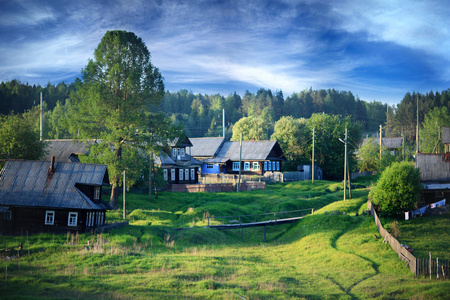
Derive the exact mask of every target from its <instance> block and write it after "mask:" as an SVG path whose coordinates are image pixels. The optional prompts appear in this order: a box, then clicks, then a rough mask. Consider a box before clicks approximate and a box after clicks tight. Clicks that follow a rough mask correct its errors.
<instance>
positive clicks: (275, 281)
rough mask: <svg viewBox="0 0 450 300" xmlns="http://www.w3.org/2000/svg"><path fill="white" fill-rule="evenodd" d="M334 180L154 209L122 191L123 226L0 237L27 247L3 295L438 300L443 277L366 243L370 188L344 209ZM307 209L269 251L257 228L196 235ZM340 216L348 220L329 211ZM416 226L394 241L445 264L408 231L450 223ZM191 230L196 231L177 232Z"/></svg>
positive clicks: (176, 200)
mask: <svg viewBox="0 0 450 300" xmlns="http://www.w3.org/2000/svg"><path fill="white" fill-rule="evenodd" d="M333 184H335V183H334V182H326V181H320V182H317V181H316V182H315V184H314V185H312V184H311V182H310V181H309V182H297V183H288V184H274V185H269V186H267V189H266V190H263V191H252V192H242V193H239V194H237V193H217V194H207V193H200V194H171V193H160V195H159V197H158V199H155V197H154V195H153V199H152V202H149V201H148V195H139V194H129V195H128V196H127V203H128V206H127V211H128V216H129V220H130V226H127V227H123V228H120V229H116V230H112V231H110V232H108V233H105V234H101V235H90V234H82V235H79V236H73V235H52V234H41V235H33V236H30V237H28V238H27V237H9V236H0V245H1V246H0V248H6V247H10V246H14V245H18V244H19V243H20V242H22V243H23V244H24V250H23V253H22V256H21V258H20V260H19V259H13V260H8V261H5V260H3V261H2V262H1V263H0V295H1V296H0V298H4V299H7V298H23V299H27V298H29V299H39V298H41V299H47V298H55V299H61V298H64V299H72V298H83V299H94V298H95V299H98V298H100V299H102V298H105V299H111V298H112V299H149V298H150V299H171V298H181V299H190V298H193V299H240V297H245V298H246V299H299V298H300V299H302V298H305V299H323V298H325V299H369V298H370V299H371V298H375V299H377V298H378V299H445V298H446V297H447V296H448V294H449V293H450V284H449V281H442V280H440V281H439V280H432V281H430V280H429V278H428V279H427V278H424V277H423V278H422V277H419V278H415V277H414V275H413V274H412V273H411V272H410V271H409V269H408V268H405V264H404V262H402V261H400V260H399V259H398V256H397V254H396V253H395V252H394V251H393V250H392V249H391V248H390V247H389V246H388V245H387V244H384V243H383V242H382V241H381V240H380V239H374V238H373V235H374V234H375V233H377V230H376V227H375V225H374V222H373V220H372V218H371V217H370V216H367V215H359V216H355V213H356V212H358V213H361V212H362V211H363V210H367V204H366V201H367V200H366V197H367V194H368V190H367V189H364V188H360V189H356V190H352V193H353V199H352V200H347V201H345V202H344V201H342V198H343V193H342V191H341V190H339V189H337V190H336V191H335V192H327V189H328V190H331V189H329V187H330V185H333ZM360 184H362V183H360ZM369 184H370V183H369ZM304 208H314V209H315V213H314V215H309V216H306V217H305V218H304V219H302V220H301V221H299V222H297V223H293V224H286V225H279V226H272V227H270V226H269V227H266V234H267V243H264V242H263V234H264V228H263V227H256V228H246V229H244V230H243V231H242V230H224V231H219V230H216V229H208V228H202V227H203V226H204V225H205V222H206V221H205V218H204V216H206V215H216V216H223V215H236V214H255V213H266V212H274V211H281V210H284V209H288V210H294V209H304ZM336 210H339V211H341V212H346V214H345V215H343V214H341V215H335V214H333V215H330V214H329V213H328V212H331V211H336ZM325 211H326V212H327V213H326V214H325ZM121 216H122V212H121V210H120V209H119V210H118V211H114V212H109V213H108V215H107V217H108V221H109V222H110V221H114V220H115V221H121ZM413 221H414V222H417V223H412V222H410V223H403V222H399V227H400V232H401V236H400V240H401V242H403V241H402V238H405V239H407V238H410V237H409V236H411V237H412V236H414V237H416V238H417V239H418V240H424V241H423V242H421V243H423V244H420V245H419V244H417V245H418V246H416V247H414V246H413V247H414V248H415V253H416V251H419V250H418V248H419V247H422V245H425V244H429V245H430V247H433V248H434V249H436V250H434V249H433V251H436V253H440V252H442V253H443V254H442V256H443V257H444V256H445V255H447V256H448V250H447V249H448V244H445V243H440V242H439V240H438V241H436V240H435V236H432V238H431V239H428V238H427V235H428V234H430V232H429V231H426V232H425V233H424V234H423V235H421V234H418V231H417V230H414V228H419V229H420V230H421V231H422V229H423V230H425V229H426V228H427V226H428V225H427V224H430V222H434V223H432V224H433V226H442V228H443V229H446V230H447V232H448V226H449V224H448V223H449V222H448V216H447V219H445V218H444V219H443V220H441V219H439V218H437V219H432V220H427V219H425V218H422V219H414V220H413ZM427 221H428V222H427ZM421 222H423V223H421ZM150 224H151V225H150ZM414 224H415V225H414ZM439 224H441V225H439ZM187 226H196V227H198V228H196V229H190V230H174V228H180V227H187ZM445 237H447V238H446V242H448V240H449V239H448V235H447V236H444V238H445ZM426 240H428V242H427V241H426ZM407 241H408V242H410V243H412V244H415V243H416V242H415V241H410V240H407ZM88 243H89V250H86V249H85V247H86V246H88ZM439 249H441V250H439ZM28 252H29V255H28ZM425 252H427V253H428V250H425ZM419 253H420V252H419ZM6 267H7V271H8V274H7V277H6ZM5 278H6V279H5Z"/></svg>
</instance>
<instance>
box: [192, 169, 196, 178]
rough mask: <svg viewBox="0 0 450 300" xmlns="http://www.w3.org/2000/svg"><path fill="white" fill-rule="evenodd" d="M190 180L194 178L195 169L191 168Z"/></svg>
mask: <svg viewBox="0 0 450 300" xmlns="http://www.w3.org/2000/svg"><path fill="white" fill-rule="evenodd" d="M191 180H195V169H191Z"/></svg>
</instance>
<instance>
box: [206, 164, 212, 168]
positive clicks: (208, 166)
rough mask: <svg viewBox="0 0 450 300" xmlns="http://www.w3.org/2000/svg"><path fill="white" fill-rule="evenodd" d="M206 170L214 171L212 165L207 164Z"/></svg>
mask: <svg viewBox="0 0 450 300" xmlns="http://www.w3.org/2000/svg"><path fill="white" fill-rule="evenodd" d="M206 168H207V169H214V165H213V164H207V165H206Z"/></svg>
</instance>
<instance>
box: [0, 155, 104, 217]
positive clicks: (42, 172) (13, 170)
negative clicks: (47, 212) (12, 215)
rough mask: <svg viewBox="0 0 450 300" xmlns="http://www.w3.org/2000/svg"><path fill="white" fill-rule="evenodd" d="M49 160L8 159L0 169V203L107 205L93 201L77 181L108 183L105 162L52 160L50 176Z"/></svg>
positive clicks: (59, 206) (84, 207) (91, 207)
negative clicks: (82, 190) (53, 164)
mask: <svg viewBox="0 0 450 300" xmlns="http://www.w3.org/2000/svg"><path fill="white" fill-rule="evenodd" d="M50 164H51V163H50V162H44V161H7V162H6V163H5V165H4V167H3V169H2V170H1V172H0V205H16V206H35V207H49V208H76V209H108V208H109V206H108V205H107V204H106V203H104V202H103V201H100V203H94V202H92V201H91V200H90V199H89V198H88V197H86V195H84V194H83V193H82V192H81V191H80V190H79V189H78V188H77V187H76V185H77V184H86V185H93V186H101V185H108V184H109V183H108V181H109V179H108V172H107V167H106V165H97V164H84V163H62V162H56V163H55V171H54V173H53V176H51V175H49V172H48V170H49V168H50Z"/></svg>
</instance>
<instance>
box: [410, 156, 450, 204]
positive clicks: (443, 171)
mask: <svg viewBox="0 0 450 300" xmlns="http://www.w3.org/2000/svg"><path fill="white" fill-rule="evenodd" d="M445 157H446V155H445V154H443V153H418V154H417V155H416V167H417V168H419V170H420V178H421V182H422V184H423V188H424V189H423V194H422V195H423V197H422V198H423V200H424V201H425V202H426V203H433V202H437V201H440V200H442V199H445V198H446V199H450V161H446V160H445Z"/></svg>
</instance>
